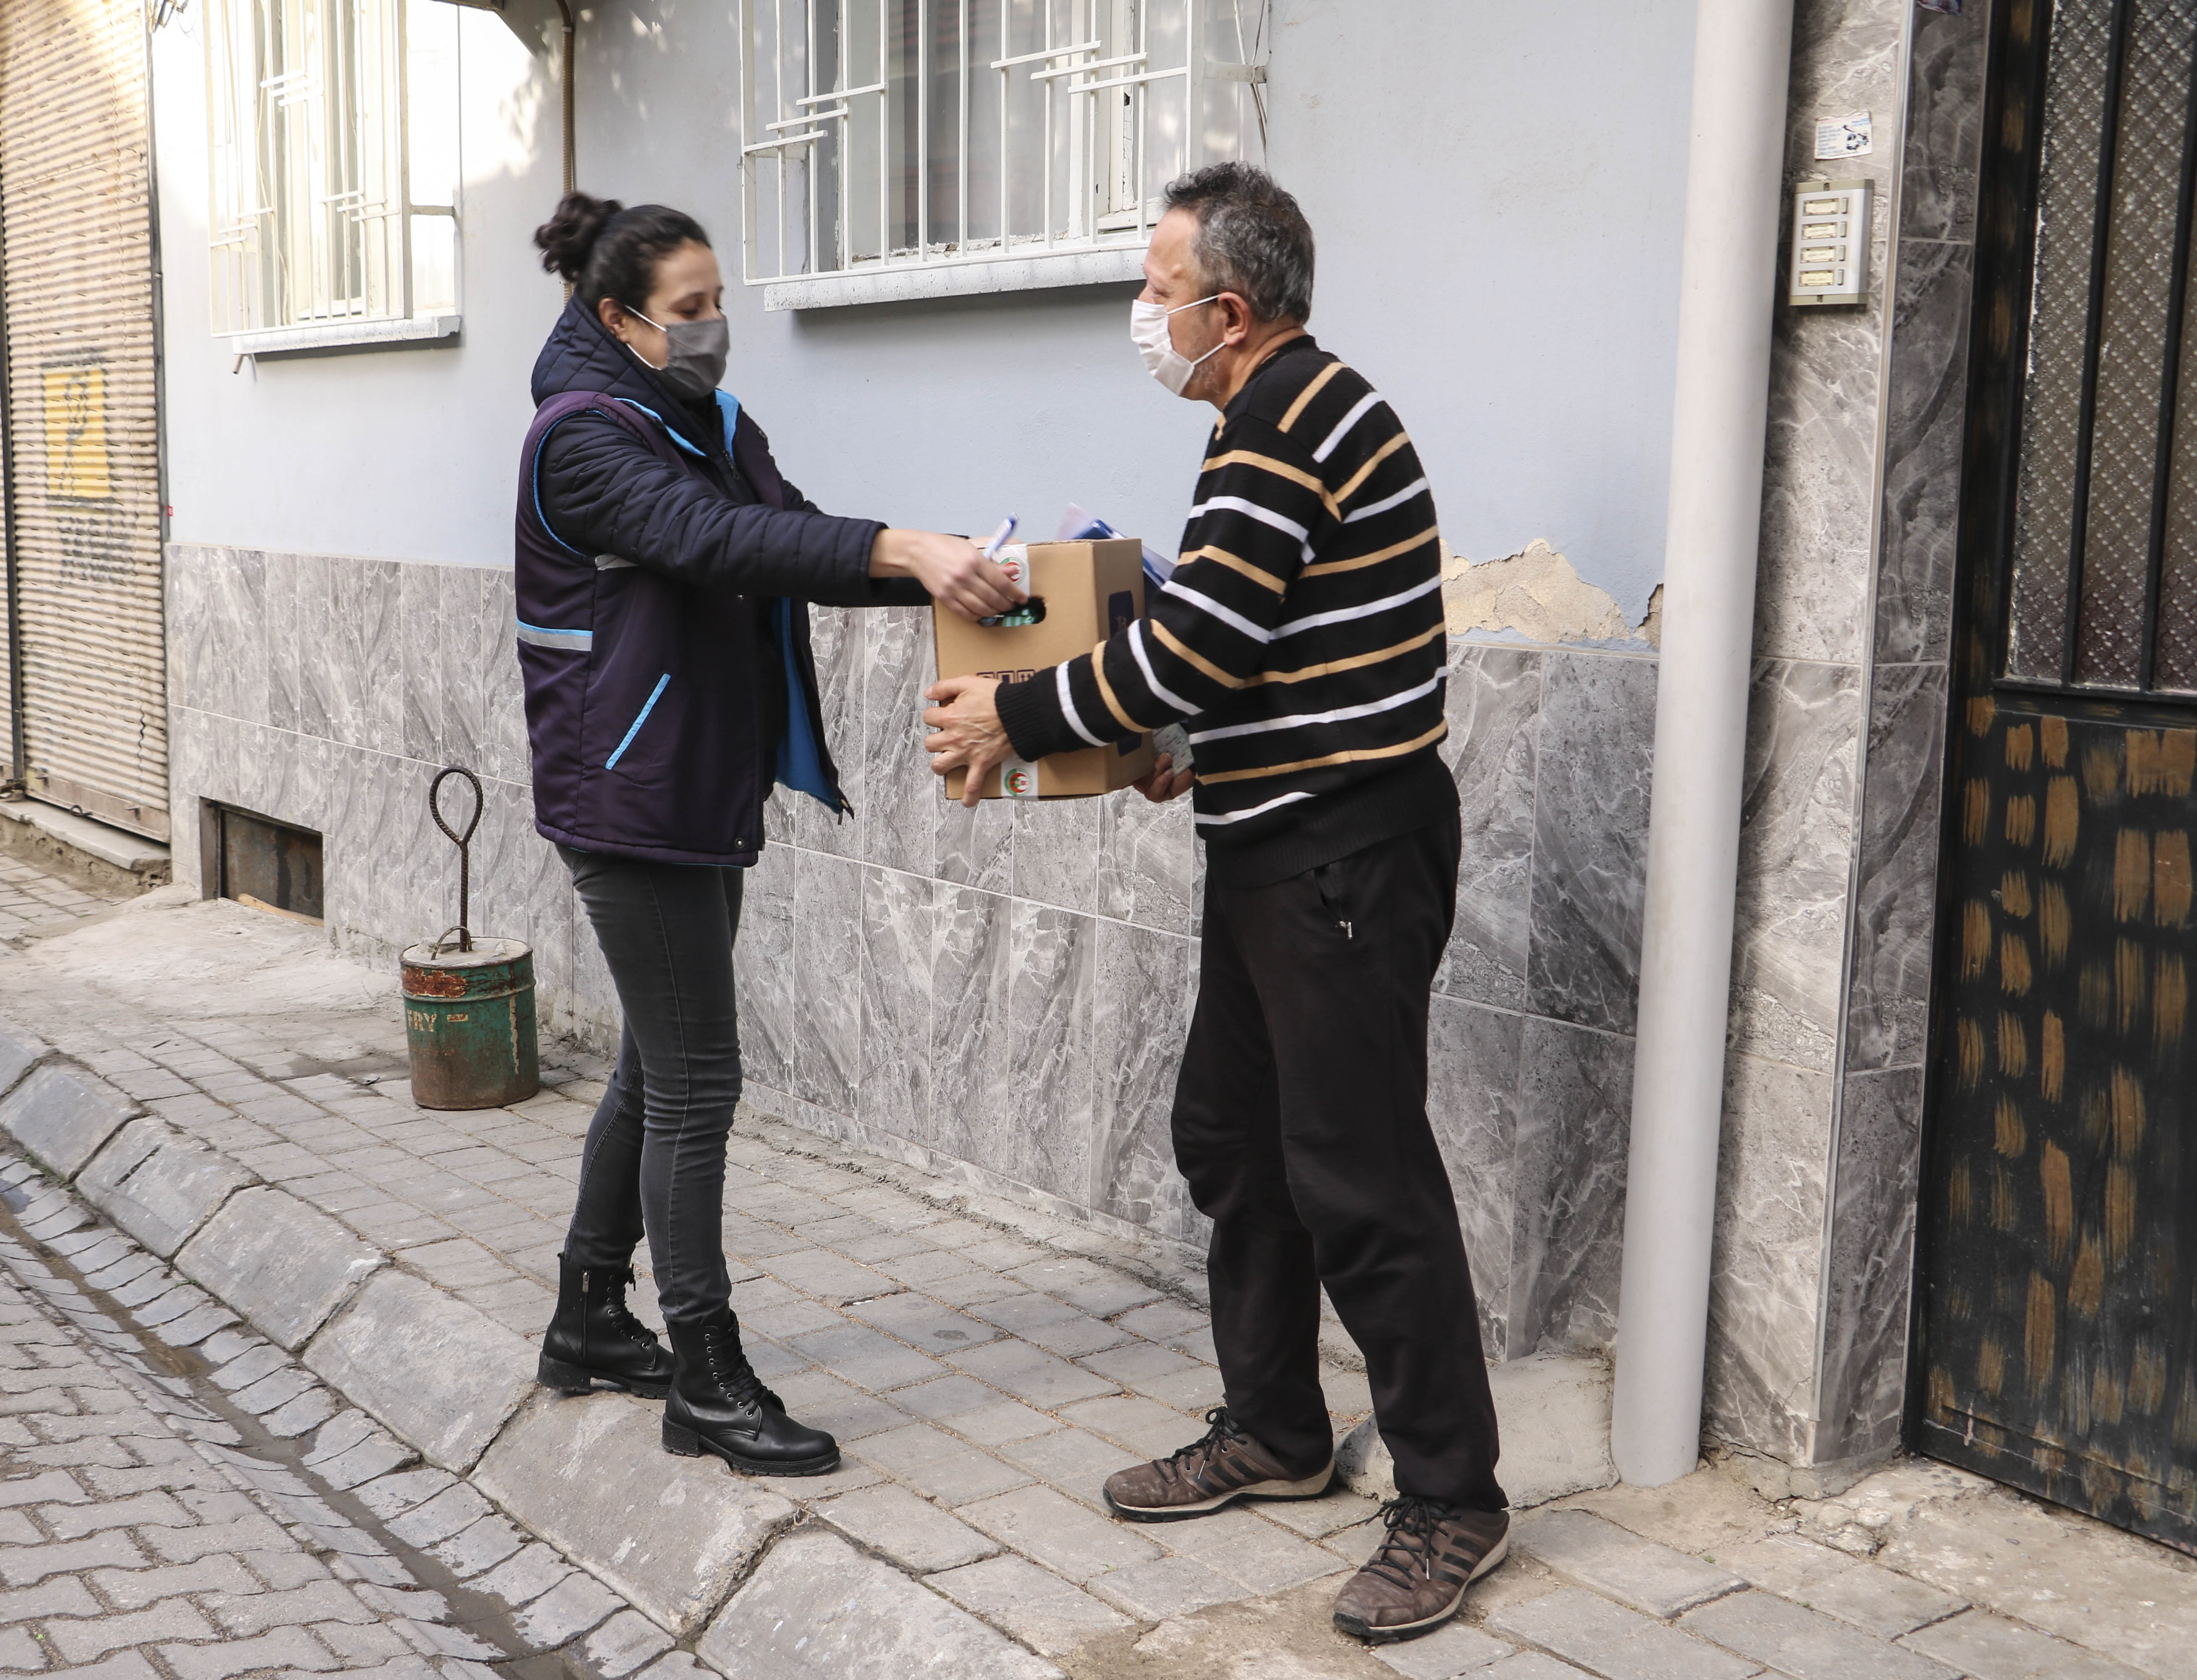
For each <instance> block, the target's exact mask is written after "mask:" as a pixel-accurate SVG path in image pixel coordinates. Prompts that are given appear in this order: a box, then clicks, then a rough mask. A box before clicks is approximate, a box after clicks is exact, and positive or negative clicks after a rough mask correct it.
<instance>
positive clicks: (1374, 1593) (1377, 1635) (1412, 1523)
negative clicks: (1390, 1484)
mask: <svg viewBox="0 0 2197 1680" xmlns="http://www.w3.org/2000/svg"><path fill="white" fill-rule="evenodd" d="M1381 1520H1382V1521H1383V1522H1385V1523H1387V1524H1388V1538H1387V1539H1385V1540H1383V1542H1382V1543H1381V1549H1380V1550H1378V1551H1377V1552H1375V1553H1374V1554H1373V1555H1372V1557H1371V1559H1369V1560H1368V1561H1367V1562H1366V1565H1365V1567H1364V1568H1363V1569H1360V1570H1359V1572H1358V1573H1356V1574H1355V1575H1354V1576H1352V1577H1351V1578H1350V1584H1348V1586H1346V1587H1344V1588H1343V1590H1342V1592H1341V1593H1339V1594H1338V1595H1336V1601H1335V1625H1336V1626H1337V1627H1338V1628H1341V1629H1342V1631H1343V1632H1345V1633H1347V1634H1349V1635H1350V1636H1351V1637H1353V1638H1355V1639H1363V1640H1364V1641H1365V1642H1366V1643H1367V1644H1369V1645H1386V1644H1388V1643H1390V1642H1393V1641H1394V1640H1398V1639H1417V1637H1419V1636H1420V1635H1421V1634H1423V1633H1432V1632H1433V1631H1435V1629H1436V1628H1438V1627H1440V1626H1441V1625H1442V1624H1443V1623H1444V1622H1446V1621H1447V1620H1448V1619H1450V1618H1451V1617H1452V1616H1454V1615H1455V1614H1456V1613H1457V1612H1458V1606H1459V1605H1461V1604H1463V1603H1464V1590H1465V1589H1466V1588H1467V1587H1469V1586H1470V1585H1471V1584H1473V1583H1474V1582H1475V1581H1476V1580H1478V1579H1480V1578H1481V1576H1482V1575H1485V1574H1486V1573H1487V1572H1488V1571H1489V1570H1491V1569H1493V1567H1495V1566H1496V1565H1497V1564H1498V1563H1500V1562H1502V1561H1503V1556H1504V1553H1505V1552H1507V1551H1508V1550H1510V1514H1509V1513H1508V1512H1505V1511H1460V1510H1454V1509H1452V1508H1451V1507H1449V1506H1447V1505H1445V1504H1444V1503H1442V1502H1441V1500H1439V1499H1426V1498H1420V1497H1419V1496H1417V1494H1408V1493H1407V1494H1406V1495H1405V1496H1404V1497H1403V1498H1400V1499H1391V1500H1390V1501H1389V1502H1388V1503H1387V1504H1385V1505H1383V1506H1382V1507H1381Z"/></svg>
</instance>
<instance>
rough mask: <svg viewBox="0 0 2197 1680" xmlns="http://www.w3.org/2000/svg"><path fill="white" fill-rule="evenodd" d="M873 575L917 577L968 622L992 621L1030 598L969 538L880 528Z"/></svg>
mask: <svg viewBox="0 0 2197 1680" xmlns="http://www.w3.org/2000/svg"><path fill="white" fill-rule="evenodd" d="M870 576H872V577H913V578H914V579H915V580H916V581H917V582H919V583H920V584H922V585H923V587H924V588H925V589H927V590H929V591H930V598H931V599H932V600H935V601H936V602H938V603H939V604H940V605H942V606H944V607H945V608H946V609H947V610H948V611H952V612H958V613H959V614H960V615H961V617H964V618H967V619H971V620H974V619H978V618H989V617H992V616H993V615H994V613H1000V612H1005V611H1007V610H1008V609H1009V608H1010V607H1015V606H1019V605H1021V604H1022V603H1023V602H1024V601H1026V600H1029V595H1028V594H1026V593H1025V592H1024V591H1023V589H1022V588H1019V587H1018V586H1017V584H1016V583H1014V582H1013V581H1012V580H1011V579H1010V578H1009V577H1008V576H1007V572H1006V567H1004V566H1002V565H1000V563H999V562H998V561H996V560H988V559H985V558H984V551H983V549H982V548H979V547H977V545H976V544H975V543H973V542H970V541H969V539H968V538H967V537H965V536H940V535H939V534H938V533H937V532H936V531H929V530H881V531H879V532H878V540H877V541H876V542H874V543H872V545H871V547H870Z"/></svg>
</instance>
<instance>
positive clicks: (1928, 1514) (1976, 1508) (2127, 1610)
mask: <svg viewBox="0 0 2197 1680" xmlns="http://www.w3.org/2000/svg"><path fill="white" fill-rule="evenodd" d="M2066 1542H2067V1529H2066V1527H2065V1526H2064V1521H2063V1520H2062V1519H2061V1518H2059V1517H2057V1516H2056V1515H2054V1514H2051V1513H2049V1512H2048V1511H2047V1510H2046V1509H2045V1508H2043V1507H2042V1506H2039V1505H2037V1504H2035V1503H2032V1502H2030V1501H2026V1500H2017V1499H2013V1498H2006V1497H2003V1496H2000V1495H1996V1494H1991V1495H1985V1496H1984V1497H1982V1498H1968V1499H1962V1500H1960V1501H1958V1502H1957V1503H1955V1504H1952V1505H1950V1506H1947V1507H1945V1508H1943V1509H1924V1510H1922V1511H1921V1512H1919V1513H1917V1514H1916V1516H1915V1517H1914V1518H1913V1519H1912V1520H1911V1521H1909V1522H1907V1523H1906V1524H1905V1525H1904V1527H1903V1528H1902V1529H1901V1531H1900V1532H1898V1533H1896V1534H1894V1535H1893V1537H1892V1538H1891V1539H1890V1540H1889V1541H1887V1544H1885V1546H1884V1549H1883V1550H1881V1551H1880V1552H1879V1553H1878V1554H1877V1560H1878V1561H1879V1562H1880V1563H1881V1564H1883V1565H1888V1566H1889V1567H1892V1568H1893V1569H1895V1570H1897V1571H1898V1572H1899V1573H1903V1574H1907V1575H1912V1576H1915V1577H1916V1578H1917V1579H1922V1580H1924V1581H1927V1582H1929V1583H1930V1584H1932V1585H1933V1586H1936V1587H1939V1588H1941V1589H1943V1590H1945V1591H1947V1592H1950V1593H1952V1594H1955V1595H1956V1596H1960V1597H1963V1598H1967V1599H1970V1600H1972V1601H1974V1603H1975V1604H1976V1605H1977V1606H1978V1607H1979V1608H1986V1609H1991V1610H1994V1611H1996V1612H1997V1613H1999V1614H2001V1615H2003V1616H2008V1617H2011V1618H2014V1619H2017V1620H2020V1621H2023V1622H2026V1623H2028V1624H2029V1625H2032V1626H2033V1627H2037V1628H2040V1629H2042V1630H2043V1631H2045V1632H2047V1633H2053V1634H2057V1635H2058V1636H2059V1637H2061V1638H2062V1639H2065V1640H2067V1641H2070V1642H2072V1643H2074V1644H2077V1645H2081V1646H2085V1647H2088V1648H2090V1649H2091V1650H2092V1651H2095V1652H2097V1653H2099V1654H2101V1655H2109V1656H2111V1657H2113V1658H2114V1659H2116V1660H2119V1661H2123V1662H2126V1663H2128V1664H2129V1665H2130V1666H2132V1667H2135V1668H2136V1669H2139V1670H2141V1671H2142V1672H2144V1673H2146V1674H2148V1675H2151V1676H2153V1677H2154V1680H2197V1569H2193V1567H2192V1565H2191V1564H2190V1562H2189V1561H2187V1560H2184V1559H2182V1558H2179V1557H2177V1556H2175V1555H2173V1554H2172V1553H2170V1552H2168V1551H2167V1550H2165V1548H2163V1547H2159V1546H2153V1545H2149V1544H2146V1543H2145V1542H2143V1541H2142V1540H2139V1539H2137V1538H2136V1537H2134V1536H2133V1535H2122V1534H2115V1533H2113V1532H2111V1531H2104V1532H2103V1533H2102V1534H2101V1538H2100V1539H2099V1541H2098V1543H2097V1544H2092V1545H2088V1546H2085V1547H2084V1548H2083V1549H2082V1550H2080V1551H2078V1552H2071V1550H2070V1549H2069V1548H2068V1546H2067V1544H2066Z"/></svg>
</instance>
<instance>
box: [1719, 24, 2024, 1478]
mask: <svg viewBox="0 0 2197 1680" xmlns="http://www.w3.org/2000/svg"><path fill="white" fill-rule="evenodd" d="M1989 24H1990V17H1989V9H1988V0H1968V5H1967V7H1966V9H1965V10H1964V12H1963V13H1962V14H1957V15H1955V14H1946V13H1943V12H1937V11H1930V10H1923V9H1910V0H1801V3H1800V8H1799V13H1798V18H1797V25H1796V33H1795V38H1794V70H1793V83H1792V102H1791V107H1790V138H1789V144H1788V158H1787V171H1786V177H1787V180H1788V183H1789V182H1794V181H1797V180H1800V179H1804V178H1806V177H1807V176H1809V175H1812V174H1821V173H1824V172H1829V173H1830V174H1832V175H1834V176H1835V177H1839V178H1850V177H1855V176H1863V175H1865V176H1867V177H1869V178H1871V179H1873V180H1875V182H1877V194H1878V196H1877V217H1876V223H1877V225H1876V229H1875V249H1874V250H1873V252H1872V253H1871V269H1872V276H1873V277H1872V281H1871V284H1870V288H1869V290H1870V296H1869V302H1868V304H1866V305H1865V306H1864V308H1862V309H1860V310H1820V311H1817V310H1790V309H1783V308H1781V310H1779V313H1778V316H1777V329H1776V330H1777V344H1776V356H1775V362H1774V367H1773V373H1772V381H1773V384H1772V392H1771V428H1770V437H1769V447H1768V466H1767V476H1766V480H1765V491H1766V494H1765V506H1764V514H1763V551H1762V566H1761V573H1760V583H1759V589H1760V594H1759V605H1758V608H1757V612H1756V655H1757V659H1756V665H1755V675H1754V696H1753V699H1752V702H1751V706H1750V743H1749V753H1748V772H1747V774H1748V786H1747V800H1746V818H1745V829H1744V837H1743V840H1742V864H1741V885H1740V895H1739V907H1738V908H1739V926H1738V929H1737V931H1736V936H1735V950H1734V977H1733V988H1732V1008H1731V1030H1730V1056H1729V1058H1728V1062H1727V1067H1726V1081H1725V1083H1726V1102H1725V1138H1724V1159H1723V1163H1722V1169H1721V1173H1720V1179H1721V1182H1720V1186H1719V1214H1718V1231H1717V1245H1716V1259H1715V1264H1714V1282H1713V1301H1712V1309H1711V1347H1710V1358H1709V1384H1708V1394H1707V1405H1706V1412H1707V1416H1706V1420H1705V1422H1706V1426H1707V1432H1708V1434H1710V1435H1711V1436H1712V1437H1713V1438H1717V1439H1720V1440H1725V1441H1726V1442H1728V1443H1730V1444H1731V1445H1736V1446H1739V1447H1742V1448H1743V1449H1746V1450H1748V1451H1750V1452H1753V1453H1755V1454H1759V1455H1762V1456H1763V1457H1765V1458H1766V1459H1770V1460H1777V1461H1783V1463H1784V1464H1787V1465H1791V1466H1795V1467H1800V1469H1801V1470H1802V1471H1803V1472H1804V1473H1806V1474H1803V1475H1802V1477H1801V1478H1800V1482H1799V1483H1798V1484H1797V1485H1800V1486H1820V1485H1823V1484H1827V1483H1839V1482H1843V1481H1845V1480H1849V1479H1851V1477H1852V1474H1855V1473H1856V1471H1857V1469H1858V1467H1860V1466H1863V1465H1865V1464H1866V1463H1869V1461H1871V1460H1873V1459H1875V1458H1878V1457H1882V1456H1884V1455H1885V1454H1887V1453H1888V1452H1890V1451H1893V1449H1894V1448H1895V1447H1896V1446H1897V1445H1898V1434H1899V1423H1900V1416H1901V1408H1902V1405H1903V1401H1904V1394H1905V1382H1906V1375H1905V1366H1906V1339H1907V1314H1908V1296H1909V1291H1910V1285H1911V1281H1912V1276H1911V1274H1912V1266H1913V1237H1914V1219H1915V1209H1916V1171H1917V1165H1918V1161H1919V1144H1920V1138H1921V1127H1922V1086H1923V1080H1922V1063H1923V1058H1924V1055H1925V1040H1924V1032H1925V1027H1926V1019H1927V1010H1928V982H1929V963H1930V949H1931V940H1932V936H1933V919H1934V916H1935V912H1936V897H1935V874H1936V860H1937V846H1938V802H1939V791H1940V783H1941V780H1942V776H1943V758H1942V754H1943V741H1944V732H1945V704H1946V687H1945V661H1946V657H1947V646H1948V641H1949V637H1950V601H1951V585H1952V565H1953V538H1954V528H1955V515H1956V495H1957V490H1958V478H1959V464H1960V443H1961V427H1962V403H1963V384H1962V380H1963V372H1964V368H1965V365H1966V356H1967V312H1968V281H1969V274H1970V260H1969V259H1970V244H1971V240H1972V238H1973V233H1974V225H1973V223H1974V204H1975V177H1976V165H1977V157H1978V151H1979V130H1980V121H1981V116H1982V101H1983V75H1984V61H1985V46H1986V41H1987V32H1988V28H1989ZM1864 110H1866V111H1869V113H1871V115H1872V117H1873V119H1874V121H1875V151H1874V152H1873V154H1870V155H1869V156H1867V157H1864V158H1861V159H1851V160H1848V161H1846V162H1843V163H1840V164H1837V165H1818V164H1817V163H1816V161H1815V160H1814V158H1813V154H1812V138H1813V129H1814V125H1815V122H1816V121H1817V119H1823V118H1828V117H1834V116H1844V115H1847V114H1850V113H1854V112H1858V111H1864ZM1761 1479H1763V1480H1766V1481H1769V1482H1776V1481H1777V1480H1779V1479H1780V1473H1779V1471H1778V1470H1777V1469H1776V1468H1775V1467H1772V1466H1765V1467H1764V1470H1763V1476H1762V1478H1761Z"/></svg>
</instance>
